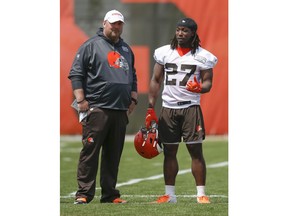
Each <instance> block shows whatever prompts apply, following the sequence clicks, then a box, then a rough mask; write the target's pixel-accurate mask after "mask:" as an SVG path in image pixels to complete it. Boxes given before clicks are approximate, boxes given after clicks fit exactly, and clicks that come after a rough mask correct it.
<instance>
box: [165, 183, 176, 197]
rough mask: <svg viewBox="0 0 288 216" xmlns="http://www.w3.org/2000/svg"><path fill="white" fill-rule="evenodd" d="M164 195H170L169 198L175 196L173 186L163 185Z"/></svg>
mask: <svg viewBox="0 0 288 216" xmlns="http://www.w3.org/2000/svg"><path fill="white" fill-rule="evenodd" d="M165 194H167V195H170V196H175V186H174V185H165Z"/></svg>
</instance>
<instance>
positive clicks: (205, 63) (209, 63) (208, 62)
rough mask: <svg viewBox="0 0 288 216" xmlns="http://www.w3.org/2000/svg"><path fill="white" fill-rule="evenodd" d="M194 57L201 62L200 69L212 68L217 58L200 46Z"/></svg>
mask: <svg viewBox="0 0 288 216" xmlns="http://www.w3.org/2000/svg"><path fill="white" fill-rule="evenodd" d="M194 59H195V60H196V61H199V62H201V63H202V64H201V69H202V70H205V69H209V68H213V67H214V66H215V65H216V64H217V62H218V59H217V57H216V56H214V55H213V54H212V53H210V52H209V51H207V50H205V49H203V48H202V47H199V48H198V50H197V52H196V54H195V57H194Z"/></svg>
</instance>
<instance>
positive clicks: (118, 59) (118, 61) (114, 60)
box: [107, 51, 129, 72]
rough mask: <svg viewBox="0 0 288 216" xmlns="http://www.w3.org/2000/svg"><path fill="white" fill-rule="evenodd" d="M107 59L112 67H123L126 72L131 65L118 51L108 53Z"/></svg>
mask: <svg viewBox="0 0 288 216" xmlns="http://www.w3.org/2000/svg"><path fill="white" fill-rule="evenodd" d="M107 60H108V63H109V66H110V67H114V68H122V69H123V70H124V71H126V72H127V71H128V70H129V66H128V63H127V61H126V59H125V58H124V57H123V56H121V54H120V53H118V52H116V51H110V52H109V53H108V54H107Z"/></svg>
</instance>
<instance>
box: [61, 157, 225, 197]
mask: <svg viewBox="0 0 288 216" xmlns="http://www.w3.org/2000/svg"><path fill="white" fill-rule="evenodd" d="M225 166H228V161H224V162H220V163H215V164H210V165H207V166H206V168H218V167H225ZM189 172H191V169H185V170H179V172H178V175H182V174H185V173H189ZM163 177H164V175H163V174H160V175H154V176H150V177H147V178H137V179H131V180H129V181H127V182H123V183H119V184H116V187H117V188H119V187H121V186H125V185H132V184H137V183H139V182H142V181H147V180H155V179H160V178H163ZM99 189H101V188H99V187H97V188H96V190H99ZM75 194H76V191H75V192H72V193H70V194H69V195H68V196H60V197H61V198H69V197H74V196H75Z"/></svg>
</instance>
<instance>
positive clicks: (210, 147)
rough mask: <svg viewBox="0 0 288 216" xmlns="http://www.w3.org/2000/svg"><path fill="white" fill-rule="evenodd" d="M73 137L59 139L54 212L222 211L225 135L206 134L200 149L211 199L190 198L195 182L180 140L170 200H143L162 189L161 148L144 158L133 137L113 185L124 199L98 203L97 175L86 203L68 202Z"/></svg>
mask: <svg viewBox="0 0 288 216" xmlns="http://www.w3.org/2000/svg"><path fill="white" fill-rule="evenodd" d="M81 145H82V144H81V142H80V138H79V140H76V141H75V140H65V139H61V150H60V215H61V216H68V215H69V216H76V215H87V216H89V215H124V216H126V215H147V216H149V215H192V216H218V215H219V216H225V215H228V141H227V138H226V139H225V138H221V139H219V138H218V139H217V138H216V139H215V138H209V137H208V138H207V139H206V140H205V141H204V145H203V149H204V155H205V159H206V165H207V180H206V193H207V195H208V196H210V200H211V204H208V205H200V204H197V203H196V198H195V195H196V188H195V183H194V178H193V177H192V174H191V172H190V163H191V162H190V157H189V155H188V152H187V150H186V147H185V145H183V144H182V143H181V145H180V147H179V151H178V162H179V173H178V176H177V179H176V195H177V203H176V204H161V205H157V204H149V202H151V201H154V200H155V199H157V197H158V196H160V195H163V194H164V180H163V176H162V161H163V154H161V155H159V156H157V157H156V158H154V159H151V160H148V159H144V158H142V157H140V156H139V155H138V154H137V152H136V150H135V149H134V145H133V142H129V141H127V142H126V143H125V147H124V151H123V156H122V159H121V163H120V170H119V176H118V184H117V188H118V189H119V190H120V193H121V195H122V196H121V197H122V198H124V199H126V200H127V201H128V203H127V204H123V205H116V204H100V202H99V200H100V189H99V184H97V183H98V182H99V180H98V179H99V175H98V176H97V182H96V184H97V185H96V196H95V198H94V200H93V201H92V202H91V203H89V204H88V205H73V201H74V194H75V192H76V190H77V182H76V169H77V162H78V158H79V152H80V150H81Z"/></svg>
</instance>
